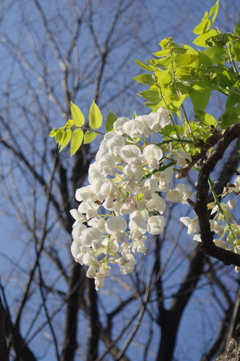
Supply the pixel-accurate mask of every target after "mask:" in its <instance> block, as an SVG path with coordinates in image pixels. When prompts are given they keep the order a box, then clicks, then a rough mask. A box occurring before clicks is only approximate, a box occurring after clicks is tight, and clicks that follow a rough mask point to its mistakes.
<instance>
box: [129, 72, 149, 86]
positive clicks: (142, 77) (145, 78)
mask: <svg viewBox="0 0 240 361" xmlns="http://www.w3.org/2000/svg"><path fill="white" fill-rule="evenodd" d="M133 79H134V80H136V81H137V82H138V83H143V84H146V85H153V84H154V79H153V77H152V74H140V75H137V76H135V77H134V78H133Z"/></svg>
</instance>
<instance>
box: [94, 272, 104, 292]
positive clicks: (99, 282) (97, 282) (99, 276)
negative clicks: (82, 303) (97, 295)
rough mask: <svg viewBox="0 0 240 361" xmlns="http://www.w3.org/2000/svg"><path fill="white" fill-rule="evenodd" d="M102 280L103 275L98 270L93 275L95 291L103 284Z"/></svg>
mask: <svg viewBox="0 0 240 361" xmlns="http://www.w3.org/2000/svg"><path fill="white" fill-rule="evenodd" d="M104 281H105V275H104V274H103V273H102V272H98V273H97V274H96V277H95V288H96V290H97V291H98V290H99V288H101V287H103V286H104Z"/></svg>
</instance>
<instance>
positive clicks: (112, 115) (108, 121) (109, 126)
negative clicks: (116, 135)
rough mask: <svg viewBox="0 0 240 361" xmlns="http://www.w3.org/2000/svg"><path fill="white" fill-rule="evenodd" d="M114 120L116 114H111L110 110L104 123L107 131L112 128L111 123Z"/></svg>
mask: <svg viewBox="0 0 240 361" xmlns="http://www.w3.org/2000/svg"><path fill="white" fill-rule="evenodd" d="M116 120H117V117H116V115H115V114H113V112H112V111H111V110H110V112H109V114H108V116H107V119H106V124H105V126H106V131H107V132H111V131H112V130H113V124H114V123H115V121H116Z"/></svg>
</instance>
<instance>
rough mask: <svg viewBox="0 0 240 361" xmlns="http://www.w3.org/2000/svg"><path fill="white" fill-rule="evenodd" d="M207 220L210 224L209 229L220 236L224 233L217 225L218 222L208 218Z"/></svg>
mask: <svg viewBox="0 0 240 361" xmlns="http://www.w3.org/2000/svg"><path fill="white" fill-rule="evenodd" d="M209 222H210V226H211V231H214V232H215V233H217V234H219V235H220V236H221V235H222V234H223V233H224V228H223V227H221V226H219V224H218V223H217V222H216V221H214V220H212V219H210V221H209Z"/></svg>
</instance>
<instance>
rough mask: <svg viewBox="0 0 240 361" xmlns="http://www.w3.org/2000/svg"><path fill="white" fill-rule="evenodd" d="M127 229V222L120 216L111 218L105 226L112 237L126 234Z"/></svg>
mask: <svg viewBox="0 0 240 361" xmlns="http://www.w3.org/2000/svg"><path fill="white" fill-rule="evenodd" d="M126 228H127V222H126V220H125V219H124V218H122V217H120V216H113V217H110V218H109V219H108V220H107V222H106V224H105V229H106V231H107V232H108V233H109V234H112V235H115V234H116V233H117V232H124V231H125V229H126Z"/></svg>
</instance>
